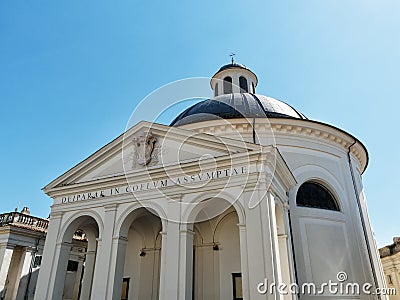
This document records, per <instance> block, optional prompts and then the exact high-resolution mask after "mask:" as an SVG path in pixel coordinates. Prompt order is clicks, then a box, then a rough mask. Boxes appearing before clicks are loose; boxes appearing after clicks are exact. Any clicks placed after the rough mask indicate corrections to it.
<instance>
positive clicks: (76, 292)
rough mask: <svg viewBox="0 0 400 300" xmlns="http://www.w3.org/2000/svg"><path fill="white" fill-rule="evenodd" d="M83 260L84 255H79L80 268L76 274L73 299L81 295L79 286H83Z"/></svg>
mask: <svg viewBox="0 0 400 300" xmlns="http://www.w3.org/2000/svg"><path fill="white" fill-rule="evenodd" d="M83 260H84V257H82V256H80V257H78V270H77V272H76V275H75V284H74V291H73V299H79V298H78V296H79V287H80V286H81V278H82V269H83Z"/></svg>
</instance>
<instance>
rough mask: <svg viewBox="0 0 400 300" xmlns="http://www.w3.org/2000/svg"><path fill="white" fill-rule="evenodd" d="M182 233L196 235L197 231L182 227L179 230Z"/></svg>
mask: <svg viewBox="0 0 400 300" xmlns="http://www.w3.org/2000/svg"><path fill="white" fill-rule="evenodd" d="M179 233H180V234H187V235H191V236H194V234H195V232H194V231H193V230H190V229H181V230H179Z"/></svg>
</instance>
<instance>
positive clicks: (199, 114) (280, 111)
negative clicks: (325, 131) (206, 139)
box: [170, 93, 307, 126]
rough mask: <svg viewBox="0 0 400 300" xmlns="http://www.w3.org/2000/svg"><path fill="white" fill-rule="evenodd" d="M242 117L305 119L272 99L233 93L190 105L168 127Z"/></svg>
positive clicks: (291, 108)
mask: <svg viewBox="0 0 400 300" xmlns="http://www.w3.org/2000/svg"><path fill="white" fill-rule="evenodd" d="M243 117H245V118H266V117H268V118H295V119H307V118H306V117H305V116H304V115H303V114H301V113H300V112H298V111H297V110H295V109H294V108H293V107H291V106H290V105H288V104H286V103H284V102H282V101H279V100H276V99H274V98H271V97H267V96H263V95H257V94H250V93H233V94H224V95H221V96H218V97H215V98H213V99H207V100H203V101H201V102H199V103H196V104H194V105H192V106H191V107H189V108H188V109H186V110H185V111H183V112H182V113H181V114H180V115H178V116H177V117H176V118H175V120H173V121H172V123H171V124H170V126H181V125H186V124H192V123H197V122H203V121H211V120H218V119H235V118H243Z"/></svg>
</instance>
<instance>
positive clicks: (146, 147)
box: [132, 131, 157, 167]
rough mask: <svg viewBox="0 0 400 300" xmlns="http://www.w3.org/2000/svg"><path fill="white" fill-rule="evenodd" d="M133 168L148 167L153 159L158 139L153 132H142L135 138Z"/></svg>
mask: <svg viewBox="0 0 400 300" xmlns="http://www.w3.org/2000/svg"><path fill="white" fill-rule="evenodd" d="M132 140H133V148H134V153H133V156H134V157H133V158H134V159H133V167H135V165H139V166H147V165H149V164H150V162H151V161H152V158H153V154H154V152H155V151H154V150H155V144H156V141H157V138H156V137H155V136H154V135H153V134H152V133H151V131H144V132H140V133H138V134H137V135H135V136H134V137H133V139H132Z"/></svg>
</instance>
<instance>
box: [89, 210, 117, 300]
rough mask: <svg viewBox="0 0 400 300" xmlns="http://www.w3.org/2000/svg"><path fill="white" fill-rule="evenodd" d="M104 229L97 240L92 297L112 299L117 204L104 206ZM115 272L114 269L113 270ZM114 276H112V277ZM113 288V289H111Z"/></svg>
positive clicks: (97, 299) (98, 299)
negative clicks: (112, 258) (111, 280)
mask: <svg viewBox="0 0 400 300" xmlns="http://www.w3.org/2000/svg"><path fill="white" fill-rule="evenodd" d="M104 210H105V213H104V229H103V233H102V236H101V237H99V239H98V242H97V255H96V262H95V268H94V275H93V285H92V294H91V299H93V300H100V299H112V298H111V297H109V295H112V289H113V283H112V284H111V283H110V276H111V275H110V272H111V271H112V266H111V265H112V261H111V257H112V248H113V235H114V226H115V216H116V211H117V205H115V204H112V205H107V206H105V207H104ZM112 274H114V271H113V272H112ZM111 278H112V277H111ZM110 289H111V290H110Z"/></svg>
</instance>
